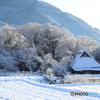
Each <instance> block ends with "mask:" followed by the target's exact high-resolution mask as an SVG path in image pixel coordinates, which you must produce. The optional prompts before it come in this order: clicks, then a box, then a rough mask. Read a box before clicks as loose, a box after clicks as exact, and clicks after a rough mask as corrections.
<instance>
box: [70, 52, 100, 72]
mask: <svg viewBox="0 0 100 100" xmlns="http://www.w3.org/2000/svg"><path fill="white" fill-rule="evenodd" d="M71 67H72V70H73V73H79V74H81V73H92V74H98V73H99V74H100V64H99V63H98V62H97V61H96V60H95V59H94V58H93V57H92V56H91V55H90V54H89V53H88V52H87V51H86V50H80V51H78V53H77V55H76V57H75V59H74V60H73V61H72V63H71Z"/></svg>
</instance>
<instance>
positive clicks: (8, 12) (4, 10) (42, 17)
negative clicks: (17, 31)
mask: <svg viewBox="0 0 100 100" xmlns="http://www.w3.org/2000/svg"><path fill="white" fill-rule="evenodd" d="M0 21H2V22H6V23H7V24H12V25H23V24H26V23H28V22H37V23H41V24H44V23H48V22H51V23H53V24H54V25H57V26H59V27H64V28H67V29H68V30H69V31H70V32H72V33H73V34H74V35H75V36H77V35H87V36H90V37H92V38H94V39H95V40H97V41H100V40H99V38H100V31H99V30H96V29H94V28H93V27H91V26H90V25H88V24H87V23H85V22H84V21H83V20H81V19H80V18H77V17H75V16H73V15H71V14H69V13H65V12H62V11H61V10H60V9H58V8H56V7H54V6H52V5H50V4H48V3H46V2H42V1H38V0H21V1H20V0H16V1H14V0H3V1H0Z"/></svg>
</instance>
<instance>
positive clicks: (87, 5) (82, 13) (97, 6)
mask: <svg viewBox="0 0 100 100" xmlns="http://www.w3.org/2000/svg"><path fill="white" fill-rule="evenodd" d="M42 1H45V2H48V3H50V4H52V5H54V6H56V7H58V8H60V9H61V10H62V11H64V12H68V13H70V14H73V15H75V16H77V17H79V18H81V19H83V20H84V21H85V22H87V23H88V24H89V25H91V26H93V27H96V28H99V29H100V0H42Z"/></svg>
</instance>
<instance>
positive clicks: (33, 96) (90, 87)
mask: <svg viewBox="0 0 100 100" xmlns="http://www.w3.org/2000/svg"><path fill="white" fill-rule="evenodd" d="M41 80H42V77H41V76H37V75H34V76H5V77H0V100H100V83H95V84H94V83H93V84H70V85H48V84H44V83H41V82H40V81H41ZM70 92H88V93H89V92H95V93H97V95H93V96H90V95H89V96H71V95H70Z"/></svg>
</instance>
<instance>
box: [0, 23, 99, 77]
mask: <svg viewBox="0 0 100 100" xmlns="http://www.w3.org/2000/svg"><path fill="white" fill-rule="evenodd" d="M80 49H86V50H88V51H89V52H90V53H91V54H92V55H93V56H94V57H95V58H96V59H97V60H98V61H100V56H99V55H100V53H99V52H100V50H99V43H98V42H97V41H95V40H93V39H92V38H90V37H87V36H77V37H75V36H73V35H72V33H70V32H69V31H68V30H66V29H63V28H59V27H57V26H53V25H52V24H50V23H47V24H44V25H41V24H38V23H28V24H25V25H23V26H20V27H14V26H9V25H7V26H3V27H1V28H0V69H7V70H9V71H18V70H21V71H22V70H25V71H30V70H31V71H40V72H44V73H45V71H46V69H47V68H52V70H53V71H54V73H55V74H56V75H62V72H63V73H66V72H67V71H69V69H70V66H69V65H70V61H71V59H72V55H73V54H76V53H77V51H78V50H80ZM58 70H59V72H58Z"/></svg>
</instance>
